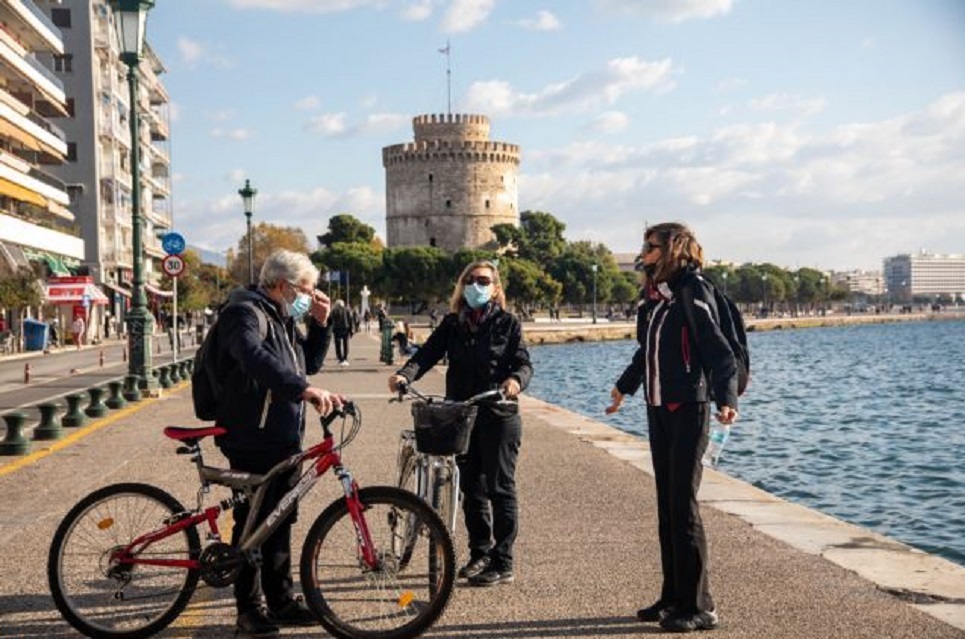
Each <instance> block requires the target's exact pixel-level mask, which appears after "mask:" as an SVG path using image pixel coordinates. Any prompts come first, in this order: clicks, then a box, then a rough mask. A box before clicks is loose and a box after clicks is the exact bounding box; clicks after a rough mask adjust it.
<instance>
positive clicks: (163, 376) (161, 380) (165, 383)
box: [157, 366, 174, 388]
mask: <svg viewBox="0 0 965 639" xmlns="http://www.w3.org/2000/svg"><path fill="white" fill-rule="evenodd" d="M157 372H159V373H160V376H159V377H158V378H157V383H158V385H159V386H160V387H161V388H171V387H172V386H173V385H174V384H172V383H171V378H170V377H168V367H167V366H162V367H160V368H159V369H158V371H157Z"/></svg>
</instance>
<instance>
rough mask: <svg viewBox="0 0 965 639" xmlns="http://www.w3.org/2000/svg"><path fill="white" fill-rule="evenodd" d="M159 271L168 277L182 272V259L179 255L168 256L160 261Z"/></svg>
mask: <svg viewBox="0 0 965 639" xmlns="http://www.w3.org/2000/svg"><path fill="white" fill-rule="evenodd" d="M161 270H163V271H164V272H165V273H166V274H167V275H169V276H170V277H177V276H178V275H180V274H181V273H183V272H184V259H183V258H182V257H181V256H180V255H168V256H166V257H165V258H164V259H163V260H162V261H161Z"/></svg>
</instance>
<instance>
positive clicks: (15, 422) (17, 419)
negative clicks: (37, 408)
mask: <svg viewBox="0 0 965 639" xmlns="http://www.w3.org/2000/svg"><path fill="white" fill-rule="evenodd" d="M26 419H27V416H26V415H25V414H24V413H21V412H16V413H7V414H6V415H4V416H3V421H5V422H7V436H6V437H5V438H4V439H3V441H2V442H0V455H26V454H27V453H29V452H30V440H29V439H27V438H26V437H24V436H23V422H24V420H26Z"/></svg>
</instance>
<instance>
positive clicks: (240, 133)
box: [211, 128, 251, 140]
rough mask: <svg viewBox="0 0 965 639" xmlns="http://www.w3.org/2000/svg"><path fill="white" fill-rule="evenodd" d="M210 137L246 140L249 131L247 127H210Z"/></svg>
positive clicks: (249, 133)
mask: <svg viewBox="0 0 965 639" xmlns="http://www.w3.org/2000/svg"><path fill="white" fill-rule="evenodd" d="M211 137H213V138H227V139H229V140H247V139H248V138H250V137H251V132H250V131H248V129H242V128H237V129H221V128H217V129H212V130H211Z"/></svg>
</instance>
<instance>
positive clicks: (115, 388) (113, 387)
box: [104, 380, 127, 410]
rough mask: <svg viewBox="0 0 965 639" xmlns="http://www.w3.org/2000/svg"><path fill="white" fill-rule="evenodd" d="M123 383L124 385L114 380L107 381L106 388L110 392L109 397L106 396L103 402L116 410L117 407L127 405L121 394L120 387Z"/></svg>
mask: <svg viewBox="0 0 965 639" xmlns="http://www.w3.org/2000/svg"><path fill="white" fill-rule="evenodd" d="M123 385H124V383H123V382H118V381H116V380H115V381H113V382H107V388H108V390H109V392H110V397H108V398H107V401H106V402H104V404H105V405H106V406H107V407H108V408H112V409H114V410H116V409H118V408H124V407H125V406H127V402H126V401H125V400H124V397H123V396H122V395H121V387H122V386H123Z"/></svg>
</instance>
